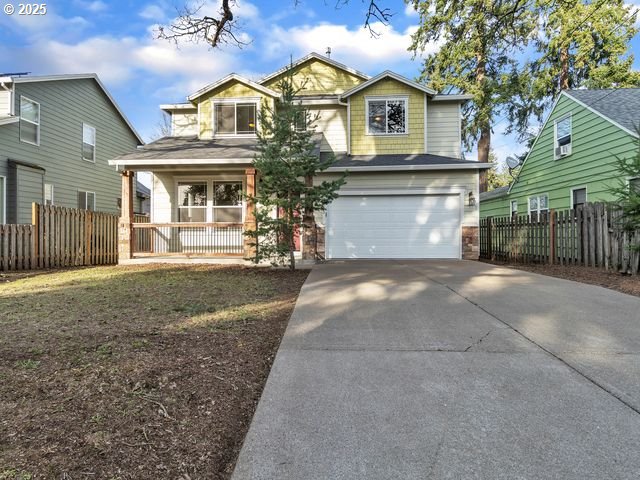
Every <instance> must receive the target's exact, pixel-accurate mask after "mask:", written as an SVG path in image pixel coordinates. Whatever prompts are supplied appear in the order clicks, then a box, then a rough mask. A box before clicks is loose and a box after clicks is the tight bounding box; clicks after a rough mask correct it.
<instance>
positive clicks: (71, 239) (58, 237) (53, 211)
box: [0, 203, 118, 271]
mask: <svg viewBox="0 0 640 480" xmlns="http://www.w3.org/2000/svg"><path fill="white" fill-rule="evenodd" d="M32 222H33V224H32V225H4V226H1V227H0V270H3V271H8V270H26V269H35V268H60V267H76V266H85V265H110V264H115V263H117V261H118V216H117V215H114V214H110V213H102V212H92V211H89V210H80V209H77V208H65V207H58V206H47V205H40V204H36V203H34V204H33V208H32Z"/></svg>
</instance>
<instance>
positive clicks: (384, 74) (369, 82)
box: [340, 70, 437, 98]
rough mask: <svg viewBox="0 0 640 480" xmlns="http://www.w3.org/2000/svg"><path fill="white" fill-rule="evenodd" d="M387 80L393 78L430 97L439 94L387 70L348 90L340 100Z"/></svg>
mask: <svg viewBox="0 0 640 480" xmlns="http://www.w3.org/2000/svg"><path fill="white" fill-rule="evenodd" d="M385 78H392V79H394V80H396V81H398V82H401V83H404V84H405V85H408V86H410V87H413V88H416V89H418V90H421V91H423V92H425V93H428V94H429V95H432V96H433V95H435V94H436V93H437V92H436V91H435V90H433V89H431V88H429V87H426V86H424V85H422V84H420V83H418V82H414V81H413V80H409V79H408V78H406V77H403V76H402V75H399V74H397V73H395V72H392V71H391V70H385V71H384V72H382V73H379V74H378V75H376V76H375V77H373V78H370V79H369V80H367V81H366V82H363V83H361V84H360V85H356V86H355V87H353V88H352V89H351V90H347V91H346V92H344V93H343V94H342V95H340V98H347V97H350V96H351V95H353V94H354V93H357V92H359V91H360V90H364V89H365V88H367V87H370V86H371V85H373V84H374V83H377V82H379V81H380V80H384V79H385Z"/></svg>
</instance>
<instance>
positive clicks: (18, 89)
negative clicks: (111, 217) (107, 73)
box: [0, 74, 144, 223]
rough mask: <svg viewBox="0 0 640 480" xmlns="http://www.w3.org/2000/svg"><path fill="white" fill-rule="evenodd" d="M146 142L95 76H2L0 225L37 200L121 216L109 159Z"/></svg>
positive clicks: (18, 219) (26, 217)
mask: <svg viewBox="0 0 640 480" xmlns="http://www.w3.org/2000/svg"><path fill="white" fill-rule="evenodd" d="M143 143H144V142H143V141H142V139H141V138H140V136H139V135H138V133H137V132H136V131H135V129H134V128H133V126H132V125H131V123H129V121H128V120H127V118H126V117H125V116H124V114H123V112H122V110H120V108H119V107H118V105H117V104H116V102H115V101H114V99H113V98H112V97H111V95H110V94H109V92H107V90H106V88H105V87H104V85H103V84H102V82H101V81H100V80H99V79H98V77H97V76H96V75H95V74H86V75H52V76H15V75H14V76H11V75H4V76H3V75H0V223H31V204H32V203H33V202H38V203H46V204H54V205H60V206H63V207H74V208H88V209H91V210H96V211H102V212H111V213H119V205H120V196H121V193H120V192H121V180H120V174H119V173H118V172H116V171H115V169H114V168H113V167H110V166H109V164H108V163H107V162H108V160H110V159H112V158H114V157H117V156H118V155H122V154H123V153H126V152H130V151H132V150H135V149H136V147H137V146H138V145H142V144H143Z"/></svg>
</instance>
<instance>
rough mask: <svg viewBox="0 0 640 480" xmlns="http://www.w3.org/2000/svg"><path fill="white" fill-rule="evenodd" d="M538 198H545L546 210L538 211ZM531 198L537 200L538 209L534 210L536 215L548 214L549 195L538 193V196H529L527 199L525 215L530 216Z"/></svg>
mask: <svg viewBox="0 0 640 480" xmlns="http://www.w3.org/2000/svg"><path fill="white" fill-rule="evenodd" d="M540 197H547V208H545V209H540ZM532 198H537V199H538V209H537V210H536V213H537V214H538V215H540V212H548V211H549V210H550V208H549V194H548V193H540V194H538V195H531V196H529V197H527V213H528V215H531V199H532Z"/></svg>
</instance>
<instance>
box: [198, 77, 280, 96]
mask: <svg viewBox="0 0 640 480" xmlns="http://www.w3.org/2000/svg"><path fill="white" fill-rule="evenodd" d="M233 80H235V81H236V82H240V83H243V84H244V85H246V86H248V87H251V88H253V89H255V90H258V91H259V92H262V93H264V94H265V95H269V96H270V97H274V98H278V97H280V94H279V93H278V92H276V91H274V90H271V89H270V88H267V87H265V86H264V85H260V84H259V83H256V82H254V81H253V80H249V79H248V78H245V77H243V76H240V75H238V74H237V73H231V74H229V75H227V76H226V77H223V78H221V79H220V80H218V81H216V82H213V83H210V84H209V85H207V86H205V87H203V88H201V89H200V90H198V91H197V92H195V93H193V94H191V95H189V96H188V97H187V100H189V101H190V102H192V101H194V100H195V99H196V98H198V97H201V96H202V95H204V94H205V93H208V92H210V91H211V90H215V89H216V88H218V87H219V86H221V85H224V84H225V83H228V82H231V81H233Z"/></svg>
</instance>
